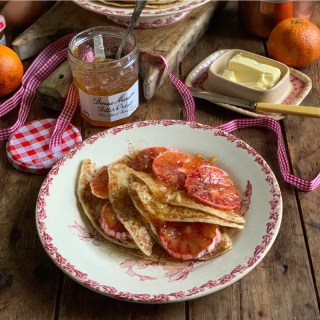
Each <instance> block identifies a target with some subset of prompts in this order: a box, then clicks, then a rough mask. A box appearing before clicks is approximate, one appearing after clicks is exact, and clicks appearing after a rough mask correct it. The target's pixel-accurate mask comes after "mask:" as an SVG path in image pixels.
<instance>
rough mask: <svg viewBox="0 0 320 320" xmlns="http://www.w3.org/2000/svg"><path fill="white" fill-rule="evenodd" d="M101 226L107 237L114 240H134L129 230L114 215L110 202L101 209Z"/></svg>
mask: <svg viewBox="0 0 320 320" xmlns="http://www.w3.org/2000/svg"><path fill="white" fill-rule="evenodd" d="M100 226H101V228H102V229H103V231H104V232H105V233H106V234H107V235H109V236H111V237H113V238H116V239H118V240H121V241H131V240H132V238H131V236H130V234H129V232H128V231H127V229H126V228H125V227H124V225H123V224H122V223H121V222H120V221H119V220H118V219H117V217H116V214H115V213H114V211H113V209H112V206H111V203H110V202H109V201H108V202H107V203H106V204H105V205H104V206H103V207H102V209H101V213H100Z"/></svg>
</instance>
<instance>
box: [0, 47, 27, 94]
mask: <svg viewBox="0 0 320 320" xmlns="http://www.w3.org/2000/svg"><path fill="white" fill-rule="evenodd" d="M22 77H23V65H22V62H21V60H20V58H19V57H18V55H17V54H16V53H15V52H14V51H13V50H12V49H10V48H9V47H7V46H4V45H0V97H4V96H6V95H8V94H9V93H11V92H13V91H14V90H15V89H17V87H18V86H19V85H20V83H21V80H22Z"/></svg>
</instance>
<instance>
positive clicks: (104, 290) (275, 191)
mask: <svg viewBox="0 0 320 320" xmlns="http://www.w3.org/2000/svg"><path fill="white" fill-rule="evenodd" d="M177 124H178V125H185V126H189V127H190V128H200V129H202V130H210V131H212V130H214V133H213V134H214V136H220V137H225V138H226V139H227V140H228V141H229V142H231V143H233V144H235V145H236V147H237V148H241V149H243V150H245V151H246V152H247V153H248V154H249V155H250V156H252V157H253V158H254V161H255V162H256V163H257V164H258V165H259V166H260V167H261V170H262V172H263V173H264V174H265V181H266V182H267V184H268V185H269V187H270V193H271V194H272V200H271V201H270V202H269V206H270V209H269V210H270V211H269V214H268V222H267V224H266V226H265V227H266V230H265V234H264V235H263V237H262V239H261V243H260V244H259V245H258V246H256V248H255V250H254V252H252V255H251V256H250V257H249V258H248V259H247V261H246V263H245V264H239V265H237V266H236V267H235V268H233V270H232V271H231V272H229V273H227V274H225V275H223V276H222V277H220V278H219V279H217V280H210V281H207V282H206V283H203V284H202V285H200V286H197V287H193V288H190V289H188V290H186V291H178V292H171V293H167V294H156V295H151V294H134V293H131V292H123V291H118V290H117V289H116V288H115V287H112V286H109V285H107V284H102V283H99V282H97V281H95V280H93V279H90V278H89V277H88V275H87V274H86V273H84V272H82V271H81V270H78V269H77V267H76V266H74V265H73V264H72V263H70V261H68V260H67V259H66V258H65V257H63V256H62V255H61V254H60V253H59V251H58V249H57V247H56V246H55V245H54V239H53V238H52V237H51V236H50V234H48V232H47V228H46V219H47V214H46V197H48V196H50V187H51V184H52V182H53V179H54V177H55V176H56V175H57V174H58V173H59V170H60V168H61V166H63V165H64V163H65V162H66V161H68V160H70V159H72V158H73V157H74V155H75V154H76V153H77V152H78V151H79V150H81V149H82V148H83V147H84V146H85V145H86V144H89V145H90V144H93V143H94V142H95V141H96V140H97V139H100V138H101V137H105V136H107V135H117V134H118V133H120V132H122V131H124V130H130V129H132V128H134V127H137V128H139V127H145V126H159V125H162V126H164V127H167V126H173V125H177ZM280 207H281V192H280V189H279V186H278V184H277V181H276V179H275V177H274V175H273V173H272V171H271V169H270V168H269V166H268V164H267V163H266V162H265V160H264V159H263V158H262V157H261V156H260V155H259V154H258V153H257V152H256V151H255V150H254V149H253V148H251V147H250V146H249V145H248V144H246V143H245V142H244V141H242V140H240V139H238V138H237V137H235V136H233V135H231V134H229V133H227V132H225V131H222V130H217V129H214V128H212V127H210V126H208V125H203V124H199V123H192V122H185V121H180V120H154V121H141V122H136V123H129V124H126V125H123V126H120V127H116V128H113V129H110V130H108V131H103V132H100V133H98V134H96V135H94V136H92V137H91V138H89V139H87V140H86V141H84V142H83V143H82V144H80V145H77V146H76V147H75V148H74V149H72V150H71V151H70V152H69V153H68V154H67V155H66V156H65V157H63V158H62V159H60V160H59V161H58V162H57V163H56V164H55V166H54V167H53V168H52V169H51V171H50V172H49V174H48V176H47V177H46V179H45V181H44V183H43V185H42V187H41V189H40V192H39V195H38V200H37V206H36V221H37V224H38V232H39V236H40V238H41V241H42V244H43V246H44V248H45V250H46V251H47V253H48V254H49V255H50V257H51V258H52V259H53V261H54V262H55V263H56V264H57V265H58V266H59V267H60V268H61V269H62V270H64V271H65V272H66V273H67V274H69V275H70V276H71V277H72V278H74V280H76V281H77V282H79V283H80V284H82V285H84V286H86V287H88V288H89V289H91V290H94V291H96V292H98V293H101V294H104V295H107V296H111V297H114V298H117V299H123V300H128V301H136V302H137V301H139V302H152V303H157V302H159V303H160V302H162V303H163V302H171V301H174V300H180V301H181V300H188V299H191V298H192V297H193V296H197V297H198V296H201V295H205V293H206V292H208V291H209V290H210V289H213V288H216V287H218V286H220V287H221V288H220V289H222V288H224V287H226V286H227V285H231V284H232V283H233V282H235V281H236V280H237V277H238V276H239V275H243V276H244V275H245V274H247V273H248V272H249V271H250V270H251V269H252V268H253V267H254V266H255V265H256V264H257V263H258V262H259V261H260V260H261V259H262V258H263V257H264V255H265V254H266V253H267V249H268V247H269V245H271V244H272V242H273V241H274V239H275V235H276V228H277V223H278V221H279V218H280Z"/></svg>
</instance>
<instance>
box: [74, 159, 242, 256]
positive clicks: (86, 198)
mask: <svg viewBox="0 0 320 320" xmlns="http://www.w3.org/2000/svg"><path fill="white" fill-rule="evenodd" d="M131 157H132V156H131ZM128 159H130V157H129V158H128V157H123V158H122V159H120V160H119V161H117V162H114V163H111V164H109V165H108V166H107V174H103V175H101V172H102V171H101V168H102V169H103V170H105V166H102V167H101V168H97V166H96V165H95V164H94V163H93V162H92V161H91V160H89V159H85V160H84V161H83V163H82V165H81V169H80V173H79V180H78V188H77V194H78V198H79V202H80V204H81V207H82V209H83V211H84V213H85V215H86V216H87V217H88V219H89V221H90V222H91V223H92V225H93V226H94V228H95V229H96V230H98V232H99V233H100V234H101V235H102V236H103V237H104V238H106V239H107V240H110V241H111V242H113V243H115V244H117V245H118V246H119V248H121V250H122V251H123V250H124V251H125V252H128V253H130V254H133V255H135V256H138V257H143V258H145V259H149V260H152V261H162V260H168V259H169V260H177V258H178V259H179V260H181V259H182V260H188V259H190V258H188V257H189V256H191V257H192V258H191V259H197V260H208V259H212V258H214V257H216V256H218V255H221V254H223V253H225V252H226V251H228V250H230V249H231V248H232V241H231V238H230V237H229V234H230V233H231V232H230V231H233V230H239V229H243V228H244V223H245V219H244V217H242V216H240V215H238V214H237V213H236V212H234V211H232V210H229V211H224V210H220V209H216V208H213V207H210V206H208V205H203V204H201V203H199V202H197V200H195V199H193V198H191V197H190V196H189V195H188V194H187V193H186V192H185V191H181V190H178V189H177V188H176V187H174V186H170V185H168V184H166V183H164V182H163V181H161V180H159V179H157V178H156V177H155V176H153V174H152V173H151V172H149V173H145V172H140V171H137V170H135V169H133V168H131V167H129V166H128V165H127V163H129V162H128V161H129V160H128ZM99 174H100V176H102V177H103V179H105V177H107V179H108V180H107V182H108V183H107V187H104V188H100V189H99V188H98V189H99V191H106V190H107V191H106V194H105V196H107V197H106V198H105V199H102V198H101V194H100V192H99V194H96V190H94V188H92V186H94V185H96V186H98V187H100V180H99ZM97 177H98V179H97ZM93 181H97V182H98V183H96V184H95V183H93ZM103 182H104V185H105V181H103ZM99 197H100V198H99ZM106 201H110V206H111V210H112V212H113V213H112V216H113V217H114V219H116V220H118V221H119V223H121V224H122V225H123V227H124V228H125V229H123V230H126V231H127V232H126V234H128V235H129V234H130V236H131V237H130V239H127V240H124V239H120V240H119V239H116V238H114V237H112V236H110V235H109V233H110V232H109V231H110V229H107V232H108V234H106V233H105V231H104V229H105V228H104V227H101V224H100V223H101V222H100V220H99V217H100V215H101V209H102V207H103V206H104V205H105V203H106ZM106 221H107V220H106ZM184 223H186V224H185V225H184ZM192 223H197V226H198V227H196V225H192ZM178 224H179V226H180V227H178ZM203 224H206V225H203ZM108 227H109V226H108ZM168 227H169V228H173V229H170V230H173V231H174V232H176V230H178V229H177V228H182V230H183V232H186V231H185V230H187V229H185V228H190V227H191V228H192V229H190V230H198V231H196V232H198V233H196V234H197V236H198V235H200V237H199V238H197V237H196V238H195V239H200V243H201V247H200V248H204V249H203V250H202V251H196V252H197V253H196V255H191V251H187V253H185V251H184V248H185V245H188V246H189V244H190V245H191V247H192V246H194V244H193V242H190V239H191V238H189V235H188V233H187V236H186V238H183V239H186V240H182V238H179V237H178V238H176V237H175V238H174V239H175V241H178V242H177V244H178V247H177V248H176V249H175V250H178V251H175V252H176V253H177V254H173V253H172V251H171V252H170V251H169V250H168V248H169V247H168V243H169V242H168V241H172V240H171V239H172V238H171V234H169V237H168V236H167V235H165V236H164V233H163V232H166V231H164V230H168V229H167V228H168ZM110 228H112V226H110ZM164 228H165V229H164ZM197 228H200V229H197ZM203 228H205V229H203ZM208 228H209V238H206V239H209V241H213V242H212V244H213V247H214V248H213V247H211V248H210V249H209V246H208V245H207V244H206V245H205V246H204V247H203V242H202V241H204V238H202V234H203V233H202V232H205V231H204V230H208ZM212 228H214V229H212ZM105 230H106V229H105ZM112 230H115V229H112ZM212 230H217V231H212ZM192 232H194V231H192ZM216 232H217V233H216ZM163 237H164V238H163ZM184 237H185V236H184ZM180 239H181V240H180ZM211 239H212V240H211ZM163 241H164V242H163ZM180 241H186V242H181V244H180ZM196 242H197V241H196ZM175 243H176V242H175ZM188 243H189V244H188ZM205 243H206V242H205ZM209 244H210V242H209ZM210 246H212V245H210ZM180 248H181V250H182V251H180ZM206 248H207V249H206ZM188 250H191V249H188ZM211 250H212V252H210V251H211ZM167 251H168V252H167ZM188 252H190V253H188ZM192 252H194V251H192ZM198 252H200V253H199V255H198ZM206 252H210V253H206ZM172 255H173V256H172Z"/></svg>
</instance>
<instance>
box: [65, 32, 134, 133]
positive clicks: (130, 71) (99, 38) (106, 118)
mask: <svg viewBox="0 0 320 320" xmlns="http://www.w3.org/2000/svg"><path fill="white" fill-rule="evenodd" d="M122 32H123V29H122V28H119V27H97V28H91V29H88V30H86V31H84V32H82V33H80V34H78V35H77V36H76V37H75V38H74V39H72V40H71V42H70V45H69V62H70V65H71V69H72V74H73V79H74V83H75V85H76V87H77V88H78V90H79V98H80V108H81V116H82V117H83V118H84V119H85V120H87V121H88V122H89V123H91V124H92V125H95V126H103V127H114V126H117V125H119V124H122V123H126V122H129V121H130V120H131V119H132V117H133V115H134V113H135V111H136V109H137V107H138V105H139V85H138V63H137V60H138V59H137V56H138V54H137V48H136V46H135V41H134V39H133V38H131V39H130V38H129V40H128V41H127V43H126V46H125V48H124V50H123V57H121V58H120V59H119V60H115V59H114V56H115V53H116V51H117V49H118V47H119V45H120V42H121V35H122ZM130 41H131V42H130Z"/></svg>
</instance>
